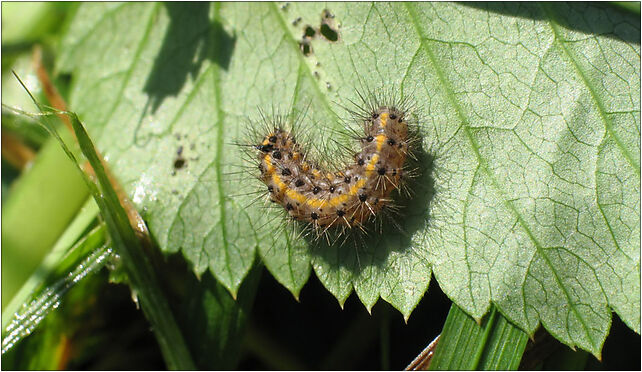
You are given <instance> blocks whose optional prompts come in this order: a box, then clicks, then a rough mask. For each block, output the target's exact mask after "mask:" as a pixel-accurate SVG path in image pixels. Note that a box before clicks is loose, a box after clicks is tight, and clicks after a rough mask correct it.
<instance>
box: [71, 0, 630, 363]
mask: <svg viewBox="0 0 642 372" xmlns="http://www.w3.org/2000/svg"><path fill="white" fill-rule="evenodd" d="M326 7H327V8H328V9H327V10H328V11H329V14H331V17H330V18H327V19H329V23H330V25H331V26H332V27H334V30H336V31H337V32H338V40H337V41H336V42H331V41H328V40H327V39H325V38H323V37H321V36H319V35H317V36H315V38H314V39H313V40H311V41H310V44H309V46H310V47H311V49H310V53H309V54H308V55H307V56H306V55H304V54H303V51H304V49H306V48H301V47H300V45H299V42H300V41H302V36H303V34H304V29H305V28H306V27H307V25H311V26H312V27H317V28H318V27H320V25H321V19H322V17H323V16H324V15H326V14H327V13H326V12H324V10H325V8H326ZM332 17H333V18H332ZM639 34H640V23H639V19H637V18H636V17H632V16H629V15H627V14H626V13H623V12H620V11H619V10H616V9H614V8H612V7H609V6H603V5H601V4H576V3H573V4H562V3H560V4H538V3H528V4H526V3H506V4H504V3H500V4H476V3H469V4H451V3H416V4H415V3H395V4H387V3H375V4H364V3H348V4H339V3H333V4H330V5H328V4H325V3H324V4H321V3H305V4H303V3H290V4H283V5H277V4H270V3H251V4H235V3H224V4H203V3H201V4H198V5H192V6H189V7H186V6H182V5H181V6H178V5H174V4H158V3H126V4H112V3H99V4H83V6H81V8H80V9H79V10H78V12H77V13H76V17H75V20H74V22H73V23H72V25H71V27H70V29H69V32H68V34H67V36H66V38H65V39H64V40H63V43H62V47H61V52H62V55H61V59H60V60H59V64H58V69H59V71H68V72H72V73H73V76H74V84H73V87H72V90H71V105H72V107H73V108H74V110H77V111H78V113H79V115H80V116H82V117H83V118H84V120H85V121H86V122H87V125H88V126H89V130H90V132H91V133H92V136H93V137H95V138H96V139H97V146H98V147H99V148H100V149H101V151H102V152H103V154H105V155H106V157H107V158H108V161H109V163H110V166H111V167H112V168H113V170H114V172H115V174H116V175H117V176H118V178H119V179H120V180H121V181H122V183H123V184H124V186H125V188H126V190H127V191H128V192H129V194H130V195H131V196H132V199H133V200H134V202H135V203H136V204H137V205H138V206H139V207H140V209H141V210H144V211H145V215H146V219H147V221H148V222H149V227H150V230H151V232H152V234H153V235H154V237H155V238H156V239H157V240H158V243H159V245H160V246H161V248H162V249H163V250H164V251H166V252H176V251H179V250H180V251H181V252H182V253H183V254H184V256H185V257H186V258H187V260H188V261H190V262H191V263H192V265H193V267H194V270H195V272H196V273H203V272H205V271H206V270H209V271H210V272H211V273H212V274H213V275H214V277H215V278H216V279H217V280H218V281H219V282H220V283H221V284H222V285H223V286H225V287H226V288H227V289H228V290H229V291H230V292H231V293H232V294H233V295H235V294H236V293H237V290H238V288H239V286H240V285H241V283H242V281H243V278H244V277H245V276H246V275H247V273H248V271H249V269H250V267H251V266H252V263H253V260H254V255H255V252H257V251H258V253H259V255H260V257H261V260H262V261H263V262H264V263H265V265H266V266H267V268H268V269H269V270H270V272H271V273H272V274H273V275H274V276H275V278H276V279H277V280H278V281H279V282H281V283H282V284H283V285H285V286H286V287H287V288H288V289H289V290H290V291H291V292H292V293H293V294H294V295H295V296H298V293H299V291H300V289H301V287H302V286H303V285H304V284H305V282H306V281H307V278H308V276H309V273H310V267H312V268H313V269H314V271H315V273H316V275H317V276H318V277H319V278H320V280H321V282H322V283H323V284H324V285H325V287H326V288H328V290H329V291H330V292H332V293H333V294H334V295H335V297H336V298H337V299H338V300H339V302H340V303H343V302H344V301H345V299H346V298H347V297H348V296H349V294H350V293H351V292H352V291H353V290H354V291H355V292H356V293H357V295H358V296H359V298H360V299H361V300H362V302H363V303H364V304H365V305H366V307H368V308H371V307H372V305H373V304H374V303H375V302H376V301H377V300H378V298H379V297H381V298H383V299H385V300H386V301H388V302H390V303H391V304H392V305H393V306H395V307H396V308H397V309H399V310H400V311H401V312H402V313H403V314H404V316H405V317H406V318H407V317H408V316H409V315H410V313H411V312H412V310H413V309H414V307H415V306H416V304H417V302H418V301H419V300H420V299H421V297H422V296H423V294H424V292H425V291H426V289H427V287H428V284H429V281H430V277H431V273H432V272H433V271H434V274H435V276H436V278H437V280H438V281H439V284H440V286H441V287H442V288H443V290H444V292H445V293H446V294H447V295H448V296H449V297H450V298H451V299H452V300H453V301H454V302H455V303H456V304H457V305H458V306H460V307H461V308H462V309H463V310H464V311H465V312H467V313H468V314H470V315H472V316H473V317H474V318H476V319H481V317H482V316H483V315H484V314H485V313H487V312H488V310H489V309H490V306H491V304H493V303H494V304H495V305H496V306H497V307H498V309H499V310H500V311H501V313H502V314H504V315H505V316H506V317H507V318H508V319H509V320H510V321H511V322H513V323H514V324H516V325H518V326H519V327H520V328H521V329H523V330H524V331H526V332H527V333H528V334H532V333H533V332H534V331H535V329H536V328H537V327H538V325H539V324H542V325H543V326H544V327H545V328H546V329H547V330H548V331H549V332H550V333H551V334H553V335H554V336H555V337H557V338H558V339H559V340H560V341H562V342H564V343H566V344H567V345H569V346H576V345H577V346H579V347H581V348H583V349H586V350H588V351H590V352H591V353H593V354H594V355H599V354H600V350H601V346H602V344H603V342H604V339H605V337H606V335H607V333H608V329H609V326H610V319H611V311H612V310H613V311H616V312H617V313H618V314H619V315H620V317H621V318H622V319H623V320H624V321H625V322H626V324H628V325H629V327H631V328H632V329H634V330H635V331H636V332H639V330H640V316H639V314H640V296H639V293H640V287H639V282H640V281H639V278H640V264H639V263H640V254H639V247H640V239H639V236H640V230H639V225H640V219H639V213H640V200H639V191H640V164H639V147H640V134H639V133H640V128H639V122H640V99H639V90H640V84H639V81H640V47H639V44H640V40H639ZM356 89H362V90H363V89H366V90H368V89H369V90H380V89H383V90H393V91H398V92H399V93H398V94H399V95H400V96H411V97H412V99H413V101H415V102H416V103H417V105H418V107H419V110H418V112H417V114H418V115H419V117H420V118H422V120H421V121H420V124H421V127H422V131H423V138H424V143H423V148H424V149H425V150H426V152H427V154H426V157H425V159H434V164H432V165H431V164H425V165H426V168H427V170H426V172H425V176H424V177H425V178H422V179H421V181H422V182H419V185H418V186H417V187H416V190H415V195H416V196H415V197H414V198H413V199H412V200H410V201H409V204H411V206H412V208H409V209H408V212H407V213H406V217H405V218H403V219H401V221H399V222H400V224H401V225H402V226H403V227H404V233H398V232H392V231H388V230H385V233H384V234H378V233H377V234H375V233H373V234H371V237H369V239H370V238H371V239H372V241H371V242H373V244H372V245H367V244H356V245H355V246H351V245H348V246H346V247H342V248H341V249H339V248H338V247H326V248H328V249H314V248H312V247H310V246H312V245H315V244H310V241H308V240H306V239H304V238H300V237H297V236H296V235H294V234H292V233H291V230H290V229H289V228H288V227H285V228H284V227H283V221H282V217H281V216H280V215H279V213H278V211H274V210H266V209H265V208H263V207H262V205H261V202H260V201H259V202H256V201H255V200H254V199H255V195H256V193H257V192H259V191H260V190H262V188H263V187H264V186H263V185H261V184H260V183H259V182H257V181H255V180H254V179H253V178H252V176H251V175H252V173H251V170H250V171H248V166H249V165H251V163H250V162H248V161H246V160H244V158H243V156H242V149H240V148H239V147H238V146H235V145H234V144H235V143H239V142H240V143H247V144H250V143H251V141H252V139H250V138H247V137H245V136H244V135H243V133H245V132H246V125H245V124H244V123H245V122H247V121H248V119H249V120H250V121H252V122H257V120H258V118H259V115H258V109H257V107H258V108H262V109H263V110H264V111H266V112H268V113H270V112H277V113H293V114H296V113H300V112H306V108H307V115H306V117H305V118H304V127H305V128H306V130H307V133H306V134H307V135H308V136H309V138H312V139H314V144H315V145H316V147H318V148H333V146H332V144H331V141H330V140H331V138H330V136H331V134H332V133H334V130H342V129H344V125H343V123H342V122H341V121H340V120H339V118H340V117H344V116H346V113H345V111H344V110H343V109H342V108H341V107H340V105H349V100H353V101H354V100H356V99H357V95H356ZM335 102H336V103H338V105H335V104H334V103H335ZM270 108H272V110H270ZM312 123H315V124H318V125H312ZM179 149H182V151H179ZM317 152H318V153H319V152H320V153H321V155H322V156H323V157H325V158H335V157H336V156H335V154H330V153H328V152H322V151H317ZM179 153H180V154H179ZM179 157H180V159H179ZM176 160H181V161H180V162H176ZM427 163H430V162H427ZM177 164H179V165H180V164H182V165H183V166H182V167H179V166H176V165H177ZM433 188H434V195H433V194H432V191H431V190H432V189H433Z"/></svg>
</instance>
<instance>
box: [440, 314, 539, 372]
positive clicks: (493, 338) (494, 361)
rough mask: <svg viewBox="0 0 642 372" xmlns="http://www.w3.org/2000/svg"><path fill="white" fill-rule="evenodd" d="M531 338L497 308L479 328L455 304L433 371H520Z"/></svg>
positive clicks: (446, 324)
mask: <svg viewBox="0 0 642 372" xmlns="http://www.w3.org/2000/svg"><path fill="white" fill-rule="evenodd" d="M527 341H528V335H527V334H526V333H524V332H523V331H522V330H520V329H519V328H517V327H515V326H514V325H513V324H512V323H510V322H509V321H508V319H506V318H505V317H504V316H503V315H502V314H501V313H500V312H499V311H497V308H495V306H492V307H491V310H490V312H489V314H488V315H487V316H486V317H485V318H484V319H483V320H482V322H481V324H478V323H477V322H476V321H475V320H474V319H473V318H472V317H470V316H469V315H468V314H466V313H464V311H463V310H461V309H460V308H459V307H458V306H457V305H455V304H453V305H452V306H451V308H450V312H449V313H448V317H447V318H446V322H445V324H444V329H443V331H442V333H441V338H440V339H439V343H438V344H437V347H436V348H435V354H434V356H433V358H432V361H431V363H430V369H433V370H453V369H456V370H473V369H480V370H514V369H517V368H518V367H519V362H520V361H521V358H522V354H523V353H524V348H525V347H526V342H527Z"/></svg>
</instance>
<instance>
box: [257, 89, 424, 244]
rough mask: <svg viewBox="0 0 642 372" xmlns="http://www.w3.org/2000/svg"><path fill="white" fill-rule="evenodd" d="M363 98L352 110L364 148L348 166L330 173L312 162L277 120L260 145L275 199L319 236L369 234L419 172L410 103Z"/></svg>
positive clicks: (259, 157) (260, 158) (259, 158)
mask: <svg viewBox="0 0 642 372" xmlns="http://www.w3.org/2000/svg"><path fill="white" fill-rule="evenodd" d="M359 97H361V99H362V103H364V105H356V104H355V106H356V107H357V109H356V110H349V111H350V112H351V113H352V114H353V115H352V116H353V119H354V120H356V121H358V122H359V124H360V126H361V128H362V131H361V132H357V131H354V132H353V135H352V137H353V138H354V139H355V140H356V141H357V142H358V146H359V150H358V151H355V152H353V154H352V156H351V158H350V159H351V161H350V162H349V163H348V164H345V165H343V166H337V165H334V166H333V167H331V168H334V169H328V167H324V166H322V165H320V163H319V162H317V161H314V160H312V159H310V157H309V155H308V152H307V150H306V149H305V148H304V146H303V145H302V144H300V143H298V142H297V140H296V136H295V134H294V133H292V131H290V130H288V129H286V128H284V127H283V125H282V124H283V120H276V121H274V123H273V124H274V125H272V127H271V129H270V130H269V131H268V133H266V134H264V135H263V136H262V137H261V139H260V140H259V142H258V143H256V144H255V145H254V149H255V151H256V153H255V160H256V161H257V162H258V169H259V171H260V175H259V176H258V178H259V180H260V181H261V182H263V183H264V184H265V186H266V188H267V193H268V195H269V200H270V201H272V202H274V203H276V204H278V205H279V206H280V207H282V208H283V210H284V211H285V212H286V213H287V215H288V216H289V217H290V218H291V219H292V220H294V221H299V222H300V223H302V224H304V225H305V226H306V227H309V228H311V229H312V230H313V231H315V232H316V234H315V235H316V236H321V235H323V233H326V232H332V231H345V230H349V229H354V228H357V229H359V230H361V231H366V229H367V223H368V222H369V221H371V220H373V219H376V218H377V217H378V216H379V215H380V213H382V211H383V210H387V211H391V210H392V211H394V209H395V204H394V198H393V195H392V194H393V192H395V191H397V190H400V189H404V185H405V180H407V179H408V178H409V177H412V176H413V174H414V172H413V171H414V170H413V168H412V166H410V165H409V159H415V156H414V150H415V148H414V146H415V142H416V141H417V140H418V136H417V133H416V126H415V124H414V122H412V119H411V118H410V115H409V112H408V110H409V108H410V107H412V106H411V105H409V104H408V100H402V101H400V102H398V103H394V100H391V101H390V102H383V100H381V99H379V98H373V99H371V100H370V101H368V100H366V99H364V98H363V96H362V95H361V94H359ZM415 160H416V159H415ZM406 191H407V190H406Z"/></svg>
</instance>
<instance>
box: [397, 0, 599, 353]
mask: <svg viewBox="0 0 642 372" xmlns="http://www.w3.org/2000/svg"><path fill="white" fill-rule="evenodd" d="M404 5H405V6H406V9H407V10H408V13H409V14H410V18H411V22H412V24H413V25H414V27H415V30H416V32H417V35H418V36H419V40H420V43H421V45H422V47H423V49H424V51H425V53H426V56H427V57H428V59H429V60H430V63H431V65H432V66H433V68H434V70H435V74H436V75H437V78H438V81H439V83H440V84H441V86H442V90H443V92H444V95H445V96H446V99H447V101H448V102H449V103H450V105H451V107H452V108H453V109H454V110H455V113H456V114H457V117H458V118H459V121H460V125H461V127H462V128H463V130H464V133H465V134H466V137H467V139H468V141H469V144H470V147H471V149H472V150H473V153H474V154H475V157H476V159H477V161H478V163H479V165H480V167H481V169H482V170H483V171H484V173H485V174H486V176H487V177H488V178H489V180H490V181H491V184H492V185H493V187H494V188H495V192H496V193H497V195H498V196H499V197H500V198H501V200H502V201H503V204H504V205H505V206H506V207H507V209H508V210H509V211H510V212H511V213H512V214H513V215H514V216H515V217H516V218H517V221H518V222H519V224H520V226H521V227H522V228H523V229H524V232H526V235H527V236H528V237H529V239H530V240H531V242H532V243H533V245H534V246H535V249H536V251H537V253H538V255H540V256H541V257H542V258H543V259H544V261H545V262H546V264H547V265H548V267H549V269H550V270H551V272H552V273H553V278H554V280H555V282H556V283H557V285H558V286H559V288H560V289H561V291H562V293H563V294H564V296H565V298H566V301H567V303H568V304H569V305H572V304H573V302H572V301H570V294H569V293H568V291H567V290H566V287H565V286H564V285H562V282H561V279H560V277H559V274H558V273H557V271H556V270H555V268H554V266H553V265H552V263H551V262H550V260H549V258H548V256H547V255H546V254H545V253H544V250H543V247H542V245H541V243H540V242H539V240H538V239H537V238H536V237H535V235H534V234H533V232H532V231H531V229H530V227H529V226H528V224H527V223H526V221H524V219H523V217H522V216H521V214H520V213H519V212H518V210H517V209H516V208H515V206H514V205H513V204H512V203H511V202H510V201H509V199H508V198H507V196H506V195H505V193H504V192H503V191H502V190H503V189H502V188H501V187H500V185H499V182H498V181H497V179H496V178H495V177H494V175H493V174H492V173H491V171H490V170H489V169H488V165H487V161H486V159H484V158H483V157H482V156H481V154H480V152H479V145H478V144H477V141H476V140H475V138H474V137H473V135H472V133H471V131H470V126H469V122H468V119H467V118H466V116H465V115H464V113H463V110H462V108H461V105H460V104H459V102H457V99H456V97H455V95H454V93H453V92H452V88H451V87H450V83H449V82H448V80H447V78H446V76H445V74H444V72H443V70H442V68H441V66H440V65H439V63H438V62H437V61H436V58H435V56H434V53H433V52H432V49H431V48H430V46H429V45H428V44H427V43H426V42H425V40H426V39H427V37H426V35H424V33H423V30H422V29H421V26H420V23H419V21H418V17H417V13H416V10H415V9H414V4H410V3H404ZM491 301H492V299H491ZM569 308H570V309H572V311H573V313H575V315H576V316H577V318H578V320H579V321H580V323H581V324H582V327H583V329H584V333H585V334H586V336H587V338H588V340H589V342H590V343H591V345H594V342H593V338H592V337H591V334H590V332H589V328H588V327H587V324H586V323H585V321H584V318H583V317H582V316H580V314H578V311H577V308H576V306H569ZM540 321H541V319H540ZM573 342H575V341H574V340H573Z"/></svg>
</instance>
